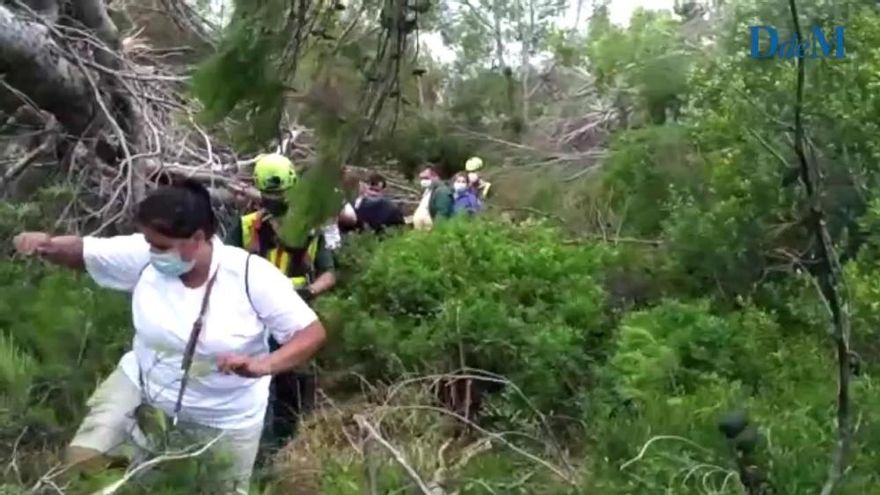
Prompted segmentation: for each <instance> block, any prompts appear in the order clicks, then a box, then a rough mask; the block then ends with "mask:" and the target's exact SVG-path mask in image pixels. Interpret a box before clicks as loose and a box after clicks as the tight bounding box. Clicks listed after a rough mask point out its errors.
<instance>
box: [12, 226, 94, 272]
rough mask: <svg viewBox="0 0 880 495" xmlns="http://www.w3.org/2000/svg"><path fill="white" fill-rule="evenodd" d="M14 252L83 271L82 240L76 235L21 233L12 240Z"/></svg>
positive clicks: (84, 265)
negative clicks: (54, 235)
mask: <svg viewBox="0 0 880 495" xmlns="http://www.w3.org/2000/svg"><path fill="white" fill-rule="evenodd" d="M13 244H14V245H15V249H16V251H18V252H19V253H20V254H23V255H25V256H39V257H41V258H43V259H45V260H47V261H49V262H51V263H54V264H56V265H61V266H64V267H67V268H70V269H73V270H84V269H85V267H86V264H85V260H84V258H83V239H82V237H80V236H77V235H62V236H56V237H53V236H51V235H49V234H47V233H45V232H22V233H21V234H18V235H17V236H15V239H14V240H13Z"/></svg>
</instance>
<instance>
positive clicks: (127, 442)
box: [70, 368, 263, 494]
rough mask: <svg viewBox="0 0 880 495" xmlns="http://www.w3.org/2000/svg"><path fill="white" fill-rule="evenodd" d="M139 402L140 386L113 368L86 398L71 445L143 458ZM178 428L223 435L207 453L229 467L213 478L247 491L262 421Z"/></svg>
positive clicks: (191, 432) (226, 487) (235, 489)
mask: <svg viewBox="0 0 880 495" xmlns="http://www.w3.org/2000/svg"><path fill="white" fill-rule="evenodd" d="M141 402H142V397H141V392H140V389H139V388H138V387H137V385H135V384H134V383H133V382H132V381H131V380H130V379H129V378H128V376H127V375H126V374H125V373H124V372H123V371H122V370H121V369H119V368H116V369H115V370H114V371H113V373H111V374H110V376H109V377H107V379H106V380H104V381H103V382H102V383H101V384H100V385H99V386H98V388H97V390H95V392H94V393H93V394H92V396H91V398H89V401H88V403H87V405H88V407H89V412H88V414H87V415H86V417H85V419H83V422H82V424H81V425H80V427H79V430H78V431H77V432H76V435H75V436H74V438H73V440H72V441H71V442H70V445H71V447H80V448H87V449H92V450H96V451H98V452H102V453H105V454H108V455H120V454H122V455H124V453H125V452H126V451H127V450H128V451H130V452H134V455H133V457H134V458H135V460H137V459H142V458H143V457H144V456H145V455H146V454H147V452H145V451H144V450H143V449H140V448H139V446H143V445H147V440H146V438H145V436H144V434H143V433H142V432H141V431H140V428H138V426H137V420H136V419H135V409H136V408H137V407H138V406H139V405H140V404H141ZM177 428H180V429H181V430H182V431H185V432H186V434H187V436H190V437H196V438H199V439H202V440H210V439H212V438H216V437H217V436H219V435H220V433H222V434H223V435H222V437H221V438H220V439H219V440H218V441H217V442H216V443H215V444H214V445H213V446H212V447H211V449H210V450H209V451H208V454H209V455H210V457H212V458H220V457H222V458H223V459H224V460H225V461H226V462H227V463H229V465H230V467H229V469H228V470H227V471H226V472H225V473H223V474H220V473H218V475H217V476H216V477H215V479H217V480H218V481H220V482H221V483H222V485H223V486H224V491H225V492H227V493H234V494H247V493H248V487H249V483H250V478H251V473H252V471H253V467H254V461H255V460H256V457H257V451H258V450H259V447H260V437H261V435H262V432H263V424H262V423H260V425H258V426H256V427H253V428H245V429H232V430H223V431H222V432H221V430H217V429H214V428H209V427H206V426H201V425H193V424H185V423H179V424H178V426H177ZM132 447H134V450H133V451H132V450H131V449H132ZM159 469H161V465H160V466H159Z"/></svg>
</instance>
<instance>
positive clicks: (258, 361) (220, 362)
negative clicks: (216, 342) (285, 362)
mask: <svg viewBox="0 0 880 495" xmlns="http://www.w3.org/2000/svg"><path fill="white" fill-rule="evenodd" d="M217 367H218V368H219V369H220V372H221V373H224V374H227V375H229V374H232V373H234V374H236V375H238V376H243V377H245V378H259V377H261V376H266V375H270V374H272V370H271V368H270V366H269V363H268V361H266V360H265V359H263V358H253V357H250V356H245V355H242V354H227V355H224V356H220V357H219V358H218V359H217Z"/></svg>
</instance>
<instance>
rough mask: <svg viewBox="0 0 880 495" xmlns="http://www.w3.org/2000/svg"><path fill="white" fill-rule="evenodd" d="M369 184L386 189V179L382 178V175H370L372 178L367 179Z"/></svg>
mask: <svg viewBox="0 0 880 495" xmlns="http://www.w3.org/2000/svg"><path fill="white" fill-rule="evenodd" d="M367 184H369V185H371V186H374V187H381V188H382V189H385V185H386V184H385V177H382V175H381V174H377V173H373V174H370V178H369V179H367Z"/></svg>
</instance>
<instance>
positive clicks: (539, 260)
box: [319, 219, 610, 409]
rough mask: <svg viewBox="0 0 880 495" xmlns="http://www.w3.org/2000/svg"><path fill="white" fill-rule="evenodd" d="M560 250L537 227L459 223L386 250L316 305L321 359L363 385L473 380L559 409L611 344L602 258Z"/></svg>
mask: <svg viewBox="0 0 880 495" xmlns="http://www.w3.org/2000/svg"><path fill="white" fill-rule="evenodd" d="M560 240H561V239H560V234H559V232H558V231H556V230H554V229H552V228H549V227H545V226H513V225H509V224H504V223H500V222H495V221H492V220H476V221H468V220H467V219H463V220H461V221H457V220H456V221H451V222H448V223H445V224H440V225H438V226H437V227H436V228H435V229H434V230H433V231H431V232H411V233H408V234H406V235H403V236H397V237H393V238H390V239H387V240H385V241H384V242H382V243H381V244H379V245H377V246H375V249H374V250H373V252H372V254H371V259H370V261H369V262H368V263H367V264H365V265H364V266H362V267H361V271H360V272H359V273H358V274H356V275H355V276H354V277H353V278H352V280H351V281H350V284H349V285H348V286H347V287H345V288H344V289H343V290H342V291H340V292H339V293H337V294H336V295H334V296H329V297H327V298H325V299H324V300H322V301H321V302H320V304H319V310H320V312H321V315H322V317H323V318H324V319H325V322H326V324H327V325H328V327H329V329H330V330H329V331H330V335H331V340H332V341H334V342H333V343H332V344H331V348H330V349H328V350H327V352H325V353H324V356H325V359H326V360H328V361H327V362H328V363H332V364H331V366H332V367H334V368H336V369H347V368H349V367H350V368H352V369H356V370H360V371H361V372H362V373H364V374H365V375H366V376H367V378H368V379H376V378H384V379H397V378H399V377H400V376H401V375H402V374H403V373H407V372H413V373H422V374H426V373H442V372H450V371H453V370H456V369H459V368H461V367H462V366H467V367H472V368H479V369H483V370H486V371H490V372H494V373H498V374H501V375H504V376H506V377H507V378H509V379H510V380H512V381H513V382H514V383H516V384H517V385H518V386H519V387H520V388H521V389H522V390H523V392H524V393H525V395H526V396H528V397H529V399H530V400H532V401H534V402H535V403H536V405H538V406H539V407H542V408H545V409H557V408H560V407H564V405H565V404H566V402H567V401H568V398H569V397H571V395H572V391H573V390H575V389H577V388H578V387H579V386H581V385H582V384H583V383H584V381H585V380H586V378H587V377H588V374H589V364H590V362H591V361H592V360H594V359H597V358H598V357H599V356H601V355H602V353H603V350H604V348H605V347H606V345H607V342H608V338H609V336H610V333H609V330H610V325H609V320H608V316H607V311H606V305H605V302H606V297H605V293H604V290H603V288H602V286H601V284H600V279H599V275H600V271H599V270H600V268H601V266H602V264H603V263H604V262H605V260H606V259H608V257H609V256H608V255H609V252H608V251H607V250H606V249H604V248H602V247H599V246H588V245H564V244H562V243H560ZM350 249H357V246H354V247H352V248H350Z"/></svg>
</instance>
